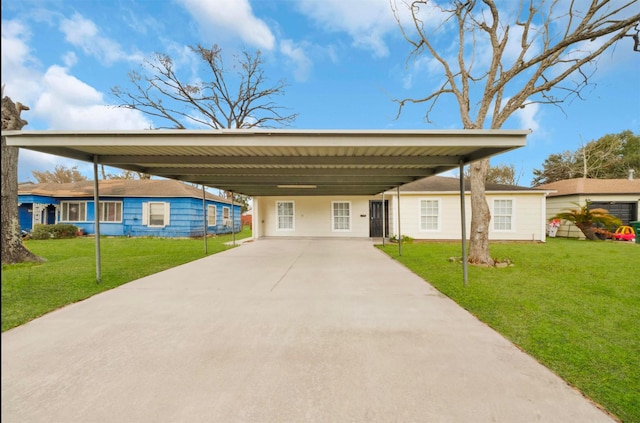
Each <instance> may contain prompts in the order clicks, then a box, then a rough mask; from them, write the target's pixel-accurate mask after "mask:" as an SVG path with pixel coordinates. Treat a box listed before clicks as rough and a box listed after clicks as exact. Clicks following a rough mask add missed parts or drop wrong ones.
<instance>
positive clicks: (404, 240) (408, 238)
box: [389, 235, 413, 244]
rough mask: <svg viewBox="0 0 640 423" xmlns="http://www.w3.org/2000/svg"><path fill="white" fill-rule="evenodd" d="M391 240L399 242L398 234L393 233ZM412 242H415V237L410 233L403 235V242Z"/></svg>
mask: <svg viewBox="0 0 640 423" xmlns="http://www.w3.org/2000/svg"><path fill="white" fill-rule="evenodd" d="M389 241H391V242H398V236H397V235H391V238H389ZM412 242H413V238H411V237H410V236H408V235H402V243H403V244H411V243H412Z"/></svg>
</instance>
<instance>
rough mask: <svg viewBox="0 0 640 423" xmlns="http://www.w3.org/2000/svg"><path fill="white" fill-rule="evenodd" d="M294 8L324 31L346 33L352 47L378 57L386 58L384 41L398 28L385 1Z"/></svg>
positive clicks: (329, 0) (332, 1) (309, 0)
mask: <svg viewBox="0 0 640 423" xmlns="http://www.w3.org/2000/svg"><path fill="white" fill-rule="evenodd" d="M297 5H298V8H299V10H300V12H301V13H303V14H304V15H306V16H307V17H308V18H310V19H312V20H314V21H315V22H317V23H318V24H319V25H321V26H322V27H323V28H324V29H325V30H326V31H329V32H345V33H347V34H348V35H349V36H350V37H351V39H352V40H353V45H354V46H355V47H359V48H364V49H368V50H371V51H372V52H373V53H374V55H375V56H377V57H386V56H388V55H389V48H388V47H387V45H386V43H385V41H384V38H385V37H386V36H387V35H388V34H389V33H391V32H398V27H397V23H396V21H395V19H394V17H393V12H392V9H391V6H390V4H389V1H388V0H351V1H344V0H302V1H299V2H298V3H297Z"/></svg>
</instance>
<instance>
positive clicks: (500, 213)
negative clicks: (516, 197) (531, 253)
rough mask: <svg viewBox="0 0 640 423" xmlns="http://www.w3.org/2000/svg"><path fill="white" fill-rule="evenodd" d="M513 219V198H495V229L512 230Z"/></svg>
mask: <svg viewBox="0 0 640 423" xmlns="http://www.w3.org/2000/svg"><path fill="white" fill-rule="evenodd" d="M512 219H513V200H493V229H494V230H496V231H510V230H511V224H512Z"/></svg>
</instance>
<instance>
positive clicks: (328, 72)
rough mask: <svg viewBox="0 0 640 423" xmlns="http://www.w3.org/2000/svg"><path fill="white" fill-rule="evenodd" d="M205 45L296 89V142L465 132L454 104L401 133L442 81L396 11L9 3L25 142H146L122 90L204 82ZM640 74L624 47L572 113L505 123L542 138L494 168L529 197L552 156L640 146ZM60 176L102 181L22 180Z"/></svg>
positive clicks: (6, 31)
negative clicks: (251, 55) (151, 80)
mask: <svg viewBox="0 0 640 423" xmlns="http://www.w3.org/2000/svg"><path fill="white" fill-rule="evenodd" d="M510 3H516V2H508V1H506V2H505V4H510ZM636 6H637V7H635V11H634V12H635V13H637V11H638V10H639V9H640V5H636ZM197 43H200V44H202V45H204V46H207V47H210V46H212V45H213V44H218V45H219V46H220V47H221V48H222V50H223V53H225V55H228V56H229V57H230V56H231V55H232V54H234V53H237V52H240V51H241V50H242V49H243V48H244V49H247V50H249V51H254V50H255V49H259V50H260V51H261V52H262V54H263V57H264V60H265V65H264V70H265V74H266V76H267V78H269V81H270V82H272V83H274V84H275V82H277V81H278V80H280V79H284V80H285V81H286V83H287V88H286V91H285V95H284V96H282V97H277V98H276V99H275V100H276V101H277V103H278V104H279V105H281V106H284V107H287V108H288V109H289V110H290V111H291V112H292V113H293V112H295V113H298V114H299V116H298V118H297V120H296V121H295V123H294V124H293V125H292V128H297V129H460V128H462V123H461V121H460V118H459V115H458V114H457V106H456V105H455V104H453V103H451V102H448V101H442V102H440V103H438V105H437V109H436V112H435V114H434V115H433V116H432V122H431V123H428V122H427V121H426V120H425V112H426V106H425V105H424V104H419V105H411V106H408V107H407V108H405V109H404V111H403V112H402V114H401V115H400V117H399V118H397V119H396V113H397V107H396V105H395V103H394V102H392V99H393V98H406V97H413V98H419V97H423V96H425V95H427V94H429V93H430V92H431V91H432V90H433V88H434V87H435V86H436V84H437V83H438V81H440V80H441V79H442V73H441V71H439V70H435V69H434V68H433V67H430V66H425V62H424V61H420V60H418V61H408V60H407V59H408V57H409V53H410V46H409V44H408V43H407V41H406V40H404V39H403V38H402V34H401V33H400V30H399V28H398V25H397V23H396V21H395V20H394V17H393V14H392V12H391V8H390V5H389V1H388V0H349V1H344V0H270V1H264V0H263V1H258V0H235V1H229V0H156V1H151V0H146V1H131V0H126V1H125V0H110V1H102V0H76V1H63V0H51V1H48V0H34V1H30V0H22V1H20V2H15V1H5V0H2V84H4V85H5V92H4V94H5V95H8V96H10V97H11V98H12V99H13V100H14V101H20V102H21V103H23V104H26V105H28V106H29V107H30V108H31V110H29V111H25V112H23V114H22V116H23V118H24V119H26V120H27V121H29V124H28V125H27V126H26V127H25V128H24V129H31V130H44V129H59V130H82V129H85V130H86V129H147V128H148V127H149V126H150V124H151V123H152V122H150V120H149V117H147V116H145V115H143V114H140V113H137V112H135V111H128V110H124V109H118V108H114V107H110V106H112V105H114V104H117V99H115V98H114V97H113V96H112V95H111V94H110V90H111V88H112V87H114V86H120V87H122V88H128V87H130V85H129V79H128V72H129V71H131V70H134V69H138V68H139V65H140V64H141V63H142V61H143V60H144V59H145V58H149V57H150V56H151V54H152V53H154V52H163V53H167V54H169V55H170V56H171V57H172V58H174V60H175V62H176V65H177V66H181V67H182V68H183V69H188V68H189V67H192V68H191V69H190V71H191V72H192V73H193V72H195V71H194V70H193V66H194V61H193V58H192V57H190V56H189V54H188V46H191V45H195V44H197ZM444 47H446V46H443V48H444ZM229 57H228V58H227V59H226V61H225V63H227V64H231V61H230V60H231V59H230V58H229ZM639 71H640V53H637V52H636V53H634V52H633V51H632V43H631V40H630V39H626V40H623V41H622V42H621V43H619V44H618V45H617V46H616V48H615V49H610V50H609V51H607V52H606V53H605V54H603V55H602V56H601V58H600V60H599V61H598V64H597V71H596V72H595V75H594V76H593V77H592V78H591V82H592V85H590V86H588V87H587V88H586V89H585V90H584V91H583V93H582V97H583V99H575V100H573V101H571V102H567V103H564V104H563V105H562V110H560V109H559V108H557V107H554V106H548V105H534V106H531V107H527V108H526V109H524V110H522V111H521V112H519V113H518V114H517V115H514V116H513V117H512V118H511V119H510V120H509V121H507V123H506V124H505V125H504V126H503V128H504V129H531V130H532V131H533V132H532V134H531V135H530V136H529V137H528V140H527V146H526V147H524V148H521V149H519V150H516V151H513V152H509V153H506V154H503V155H500V156H497V157H495V158H493V159H492V160H491V163H492V164H494V165H496V164H500V163H503V164H509V165H511V164H512V165H514V166H515V169H516V172H517V174H518V175H517V177H518V182H519V184H520V185H524V186H529V185H530V183H531V180H532V177H533V176H532V171H533V169H542V163H543V162H544V160H545V159H546V158H547V157H548V156H549V155H550V154H553V153H560V152H562V151H565V150H571V151H574V150H576V149H577V148H579V146H580V145H581V144H582V143H586V142H589V141H591V140H594V139H598V138H599V137H601V136H603V135H605V134H609V133H618V132H621V131H623V130H627V129H630V130H632V131H633V132H634V133H640V78H638V74H639V73H640V72H639ZM200 76H201V77H203V78H205V79H206V77H207V75H206V74H205V73H204V72H200ZM57 164H62V165H64V166H67V167H72V166H78V168H79V169H80V170H81V172H82V173H84V174H86V175H87V176H88V177H92V175H93V173H92V165H91V164H88V163H84V162H75V161H70V160H68V159H62V158H58V157H55V156H50V155H45V154H40V153H34V152H30V151H27V150H22V151H21V152H20V162H19V166H18V168H19V169H18V173H19V175H18V178H19V180H20V181H26V180H29V179H31V180H34V178H33V176H32V173H31V172H32V171H33V170H38V171H47V170H53V169H54V167H55V166H56V165H57Z"/></svg>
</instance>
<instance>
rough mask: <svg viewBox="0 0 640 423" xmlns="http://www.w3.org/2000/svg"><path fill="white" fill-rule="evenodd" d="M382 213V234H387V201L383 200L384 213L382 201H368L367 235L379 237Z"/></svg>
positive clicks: (380, 235)
mask: <svg viewBox="0 0 640 423" xmlns="http://www.w3.org/2000/svg"><path fill="white" fill-rule="evenodd" d="M383 215H384V234H385V236H389V201H388V200H384V214H383V213H382V201H369V237H371V238H381V237H382V225H383V218H382V217H383Z"/></svg>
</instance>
